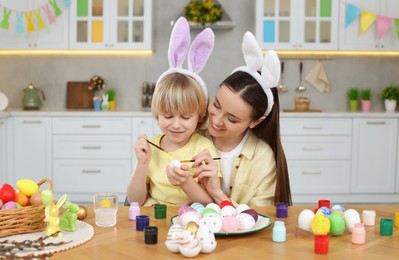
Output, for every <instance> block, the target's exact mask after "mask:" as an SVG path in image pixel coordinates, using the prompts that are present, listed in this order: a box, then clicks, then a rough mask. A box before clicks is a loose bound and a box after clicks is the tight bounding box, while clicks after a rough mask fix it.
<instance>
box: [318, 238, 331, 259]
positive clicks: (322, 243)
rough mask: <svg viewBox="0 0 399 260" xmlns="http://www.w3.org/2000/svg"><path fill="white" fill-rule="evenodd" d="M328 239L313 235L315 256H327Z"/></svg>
mask: <svg viewBox="0 0 399 260" xmlns="http://www.w3.org/2000/svg"><path fill="white" fill-rule="evenodd" d="M329 243H330V237H329V236H328V235H315V236H314V252H315V253H316V254H322V255H325V254H328V245H329Z"/></svg>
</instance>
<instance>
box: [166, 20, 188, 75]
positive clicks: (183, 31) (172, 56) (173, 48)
mask: <svg viewBox="0 0 399 260" xmlns="http://www.w3.org/2000/svg"><path fill="white" fill-rule="evenodd" d="M189 46H190V26H189V24H188V22H187V20H186V18H184V17H180V18H179V19H178V20H177V21H176V23H175V26H174V27H173V30H172V33H171V36H170V42H169V50H168V58H169V66H170V67H171V68H180V67H181V66H182V65H183V62H184V60H185V58H186V55H187V51H188V48H189Z"/></svg>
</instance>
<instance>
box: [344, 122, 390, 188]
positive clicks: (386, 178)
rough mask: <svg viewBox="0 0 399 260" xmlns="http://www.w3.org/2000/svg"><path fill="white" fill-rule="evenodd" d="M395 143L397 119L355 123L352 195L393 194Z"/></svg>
mask: <svg viewBox="0 0 399 260" xmlns="http://www.w3.org/2000/svg"><path fill="white" fill-rule="evenodd" d="M397 142H398V122H397V119H387V118H356V119H354V121H353V153H352V178H351V192H352V193H368V194H372V193H394V191H395V175H396V159H397V155H396V152H397V150H396V149H397V147H396V146H397Z"/></svg>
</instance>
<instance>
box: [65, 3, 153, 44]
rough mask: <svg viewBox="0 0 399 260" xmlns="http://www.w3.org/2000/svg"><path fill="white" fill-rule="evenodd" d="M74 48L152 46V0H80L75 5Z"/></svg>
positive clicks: (72, 25)
mask: <svg viewBox="0 0 399 260" xmlns="http://www.w3.org/2000/svg"><path fill="white" fill-rule="evenodd" d="M70 12H71V15H70V46H71V48H72V49H109V50H117V49H130V50H131V49H150V48H151V27H152V23H151V15H152V0H118V1H115V0H77V1H73V2H72V4H71V11H70Z"/></svg>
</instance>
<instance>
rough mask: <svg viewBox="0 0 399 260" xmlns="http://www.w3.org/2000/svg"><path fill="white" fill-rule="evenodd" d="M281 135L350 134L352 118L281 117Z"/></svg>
mask: <svg viewBox="0 0 399 260" xmlns="http://www.w3.org/2000/svg"><path fill="white" fill-rule="evenodd" d="M280 129H281V135H351V134H352V119H349V118H329V119H320V118H305V119H304V118H283V119H281V121H280Z"/></svg>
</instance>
